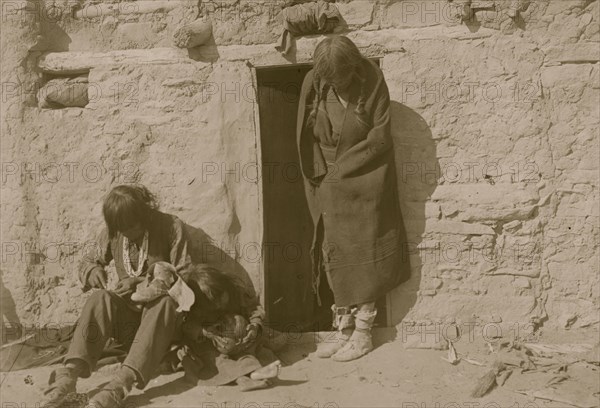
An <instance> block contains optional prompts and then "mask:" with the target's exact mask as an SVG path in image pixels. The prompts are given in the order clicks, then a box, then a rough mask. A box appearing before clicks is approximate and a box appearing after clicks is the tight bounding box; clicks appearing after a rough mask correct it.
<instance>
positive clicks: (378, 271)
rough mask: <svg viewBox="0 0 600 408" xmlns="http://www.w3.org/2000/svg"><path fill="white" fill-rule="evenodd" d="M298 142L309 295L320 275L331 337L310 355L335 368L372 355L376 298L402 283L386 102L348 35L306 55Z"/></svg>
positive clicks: (374, 72)
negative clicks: (329, 304) (310, 235)
mask: <svg viewBox="0 0 600 408" xmlns="http://www.w3.org/2000/svg"><path fill="white" fill-rule="evenodd" d="M297 123H298V124H297V126H298V127H297V143H298V151H299V156H300V165H301V169H302V174H303V176H304V181H305V183H304V184H305V191H306V198H307V202H308V206H309V210H310V213H311V216H312V220H313V223H314V231H315V233H314V240H313V246H312V249H311V254H312V257H313V272H314V282H315V287H316V288H315V289H316V293H318V282H319V281H320V279H319V274H320V272H321V270H322V269H324V270H325V271H326V273H327V279H328V283H329V286H330V287H331V289H332V291H333V295H334V300H335V305H334V307H333V309H334V312H335V319H334V325H335V327H336V328H338V330H339V331H338V340H339V341H336V342H334V343H329V344H328V345H325V346H324V347H322V348H320V349H319V350H318V352H317V355H319V356H320V357H331V356H333V358H334V360H337V361H348V360H352V359H355V358H358V357H360V356H362V355H364V354H365V353H367V352H369V351H370V350H372V348H373V346H372V343H371V336H370V329H371V327H372V325H373V322H374V319H375V315H376V309H375V301H376V300H378V299H379V298H380V297H382V296H383V295H385V294H386V293H387V292H388V291H390V290H391V289H393V288H394V287H395V286H397V285H398V284H399V283H401V282H402V281H404V280H406V279H407V278H408V276H409V273H410V270H409V267H408V259H407V257H406V254H404V255H403V254H402V242H401V241H402V240H403V238H402V237H403V235H404V234H403V225H402V220H401V215H400V208H399V200H398V187H397V182H396V170H395V162H394V149H393V143H392V135H391V129H390V96H389V92H388V88H387V85H386V83H385V80H384V77H383V73H382V72H381V70H380V69H379V67H378V66H377V65H376V64H375V63H373V62H372V61H370V60H368V59H366V58H364V57H363V56H362V55H361V54H360V52H359V51H358V48H357V47H356V45H355V44H354V43H353V42H352V41H351V40H349V39H348V38H346V37H342V36H338V37H331V38H327V39H325V40H323V41H322V42H321V43H319V44H318V45H317V47H316V49H315V52H314V69H313V70H311V71H309V72H308V73H307V75H306V77H305V79H304V83H303V84H302V89H301V93H300V104H299V108H298V122H297Z"/></svg>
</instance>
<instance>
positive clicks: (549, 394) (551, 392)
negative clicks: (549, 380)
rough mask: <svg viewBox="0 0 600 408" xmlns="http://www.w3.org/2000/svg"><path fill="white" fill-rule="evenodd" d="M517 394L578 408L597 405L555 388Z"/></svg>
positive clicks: (518, 391)
mask: <svg viewBox="0 0 600 408" xmlns="http://www.w3.org/2000/svg"><path fill="white" fill-rule="evenodd" d="M513 391H514V392H516V393H519V394H523V395H527V396H528V397H531V398H538V399H543V400H548V401H556V402H561V403H565V404H570V405H572V406H574V407H578V408H595V407H597V403H596V402H595V401H591V400H588V401H585V400H583V399H582V398H580V397H579V396H577V395H571V396H567V395H565V392H564V391H559V390H556V389H554V388H548V389H544V390H513Z"/></svg>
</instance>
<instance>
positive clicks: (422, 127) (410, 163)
mask: <svg viewBox="0 0 600 408" xmlns="http://www.w3.org/2000/svg"><path fill="white" fill-rule="evenodd" d="M390 113H391V117H392V137H393V139H394V150H395V157H396V174H397V181H398V193H399V200H400V208H401V211H402V220H403V223H404V227H405V231H406V236H405V239H403V241H404V242H403V244H404V245H403V247H402V256H403V257H409V259H410V268H411V276H410V280H408V281H407V282H405V283H403V284H401V285H400V286H399V287H398V288H396V289H395V290H393V291H392V293H391V296H392V302H391V304H392V306H391V313H392V322H391V323H392V325H397V324H398V323H400V322H401V321H402V320H403V319H404V317H405V316H406V315H407V313H408V312H409V311H410V309H411V308H412V307H413V306H414V305H415V303H416V301H417V291H418V290H419V288H420V286H421V274H422V266H423V265H422V259H421V257H420V254H419V250H418V249H417V247H418V245H419V244H420V243H421V241H422V240H423V233H424V231H425V221H426V211H425V204H426V202H427V200H428V199H429V198H430V197H431V194H432V193H433V191H434V190H435V188H436V186H437V179H438V174H437V169H438V168H439V162H438V160H437V156H436V146H435V143H434V140H433V138H432V134H431V129H430V128H429V125H428V124H427V122H425V119H423V118H422V117H421V115H419V114H418V113H417V112H415V111H413V110H412V109H410V108H409V107H407V106H405V105H403V104H401V103H399V102H396V101H392V102H391V104H390ZM404 259H406V258H404Z"/></svg>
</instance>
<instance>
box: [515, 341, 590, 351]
mask: <svg viewBox="0 0 600 408" xmlns="http://www.w3.org/2000/svg"><path fill="white" fill-rule="evenodd" d="M523 346H525V347H526V348H527V349H529V350H531V351H532V352H533V353H537V354H569V353H585V352H588V351H590V350H591V349H592V348H594V346H593V345H591V344H583V343H581V344H541V343H523Z"/></svg>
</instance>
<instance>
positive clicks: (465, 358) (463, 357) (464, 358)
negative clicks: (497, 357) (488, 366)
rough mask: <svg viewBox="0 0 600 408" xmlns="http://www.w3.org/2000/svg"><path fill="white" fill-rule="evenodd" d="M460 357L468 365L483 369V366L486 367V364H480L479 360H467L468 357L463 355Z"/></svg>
mask: <svg viewBox="0 0 600 408" xmlns="http://www.w3.org/2000/svg"><path fill="white" fill-rule="evenodd" d="M459 355H460V356H461V360H462V361H465V362H467V363H469V364H473V365H476V366H479V367H483V366H485V364H483V363H480V362H479V361H477V360H473V359H470V358H467V357H465V356H463V355H461V354H459Z"/></svg>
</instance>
